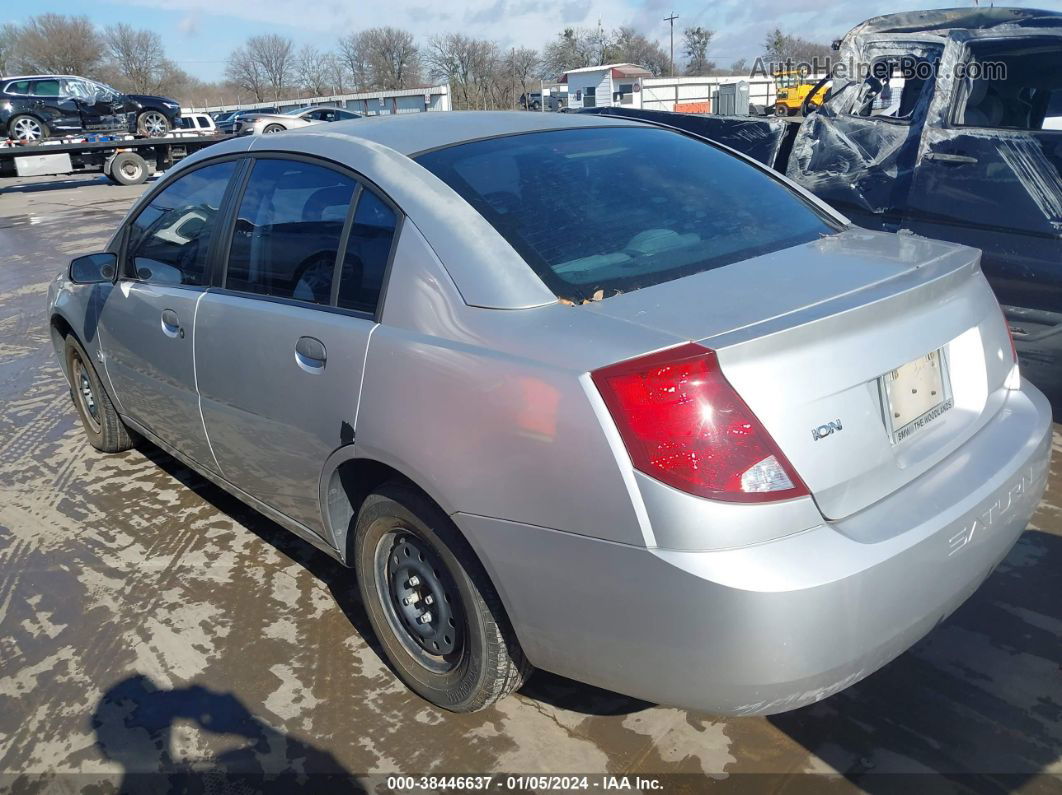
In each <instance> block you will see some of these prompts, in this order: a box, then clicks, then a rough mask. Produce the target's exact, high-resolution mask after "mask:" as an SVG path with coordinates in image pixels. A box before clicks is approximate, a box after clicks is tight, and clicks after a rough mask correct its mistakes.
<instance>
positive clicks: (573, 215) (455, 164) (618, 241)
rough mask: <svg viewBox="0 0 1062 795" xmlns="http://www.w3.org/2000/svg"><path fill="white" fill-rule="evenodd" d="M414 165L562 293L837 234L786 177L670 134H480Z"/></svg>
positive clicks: (686, 271)
mask: <svg viewBox="0 0 1062 795" xmlns="http://www.w3.org/2000/svg"><path fill="white" fill-rule="evenodd" d="M416 160H417V162H418V163H420V164H421V165H422V166H424V167H425V168H426V169H428V170H429V171H430V172H432V173H433V174H435V176H437V177H439V179H441V180H442V181H443V182H445V183H446V184H447V185H449V186H450V187H451V188H453V189H454V190H455V191H456V192H457V193H458V194H460V195H461V196H462V197H463V198H464V199H465V200H466V201H467V202H468V203H469V204H471V205H472V206H473V207H474V208H475V209H476V210H477V211H479V212H480V213H481V214H482V215H483V217H484V218H486V219H487V221H489V222H490V223H491V224H492V225H493V226H494V228H495V229H497V230H498V232H499V233H500V234H501V235H503V236H504V237H505V238H506V240H508V241H509V243H510V244H511V245H512V246H513V248H515V249H516V250H517V251H518V252H519V253H520V255H521V256H522V257H523V258H524V259H525V260H526V261H527V263H528V265H530V266H531V268H532V269H534V271H535V272H536V273H537V274H538V275H539V276H540V277H541V278H542V280H543V281H544V282H545V283H546V284H547V285H548V286H549V287H550V289H552V290H553V291H554V293H556V295H557V296H558V297H561V298H567V299H570V300H573V301H581V300H587V299H591V298H594V297H608V296H611V295H615V294H616V293H620V292H630V291H632V290H636V289H639V288H642V287H648V286H650V285H653V284H659V283H661V282H666V281H670V280H672V279H678V278H681V277H683V276H688V275H691V274H694V273H699V272H701V271H705V270H710V269H712V268H718V267H722V266H724V265H729V264H731V263H734V262H738V261H739V260H743V259H748V258H750V257H755V256H759V255H761V254H766V253H769V252H772V251H778V250H780V249H784V248H788V247H790V246H795V245H798V244H801V243H806V242H808V241H811V240H815V239H816V238H818V237H820V236H822V235H828V234H832V233H834V232H836V231H838V229H839V226H838V225H837V224H836V222H834V221H833V219H832V218H830V217H829V216H828V215H826V214H825V213H823V212H821V211H820V210H819V209H818V208H816V207H815V206H814V205H812V204H811V203H810V202H808V201H806V200H805V199H804V198H803V197H801V196H800V195H799V194H797V193H796V192H794V191H793V190H791V189H790V188H788V187H786V186H785V185H784V184H783V183H782V182H780V181H779V180H777V179H775V178H773V177H772V176H770V175H769V174H767V173H765V172H763V171H762V170H760V169H758V168H756V167H754V166H752V165H750V164H748V163H746V162H745V161H743V160H741V159H740V158H738V157H735V156H734V155H731V154H729V153H727V152H725V151H723V150H721V149H718V148H717V147H715V146H712V145H711V144H708V143H705V142H704V141H701V140H698V139H695V138H691V137H688V136H686V135H682V134H680V133H677V132H672V131H670V130H661V129H653V128H639V127H601V128H593V129H576V130H552V131H548V132H538V133H525V134H520V135H512V136H506V137H501V138H491V139H486V140H482V141H473V142H470V143H466V144H458V145H456V146H451V147H446V148H444V149H438V150H434V151H431V152H426V153H424V154H422V155H420V156H418V157H417V158H416Z"/></svg>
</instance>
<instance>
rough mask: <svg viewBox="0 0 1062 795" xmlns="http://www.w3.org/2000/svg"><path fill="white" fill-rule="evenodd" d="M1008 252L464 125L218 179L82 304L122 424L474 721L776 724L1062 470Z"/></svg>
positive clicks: (964, 566) (309, 150)
mask: <svg viewBox="0 0 1062 795" xmlns="http://www.w3.org/2000/svg"><path fill="white" fill-rule="evenodd" d="M978 261H979V254H978V252H977V251H976V250H974V249H971V248H966V247H963V246H957V245H952V244H944V243H938V242H934V241H931V240H927V239H924V238H920V237H916V236H914V235H910V234H902V235H894V234H885V233H877V232H870V231H866V230H863V229H858V228H855V227H852V226H851V225H849V223H848V222H847V221H846V220H845V219H844V218H843V217H841V216H839V215H838V214H837V213H835V212H833V211H832V210H830V209H829V208H828V207H826V206H824V205H823V204H821V203H819V202H818V201H816V200H815V199H814V198H812V197H811V196H810V195H809V194H807V193H805V192H803V191H802V190H800V189H798V188H796V187H794V186H793V185H791V184H790V183H788V182H786V181H785V180H784V179H783V178H782V177H780V176H778V175H777V174H774V173H771V172H769V171H767V170H766V169H764V168H761V167H760V166H758V165H756V164H755V163H752V162H750V161H748V160H745V159H743V158H742V157H740V156H738V155H735V154H734V153H732V152H730V151H727V150H725V149H722V148H720V147H719V146H717V145H715V144H713V143H711V142H709V141H707V140H704V139H700V138H697V137H692V136H689V135H685V134H682V133H679V132H676V131H674V130H670V129H664V128H660V127H654V126H650V125H647V124H644V123H639V122H633V121H625V120H621V119H615V118H608V117H586V116H576V115H567V114H565V115H556V114H532V113H523V114H520V113H432V114H427V113H424V114H414V115H407V116H392V117H383V118H372V119H362V120H359V121H356V122H350V123H343V122H340V123H336V124H329V125H316V126H313V127H307V128H305V129H303V130H298V131H295V132H293V133H292V134H290V135H278V136H270V137H268V138H257V137H255V138H251V137H244V138H235V139H232V140H230V141H227V142H225V143H222V144H219V145H216V146H213V147H210V148H209V149H204V150H201V151H200V152H198V153H196V154H195V155H193V156H191V157H189V158H187V159H185V160H184V161H182V162H181V164H180V165H179V166H177V167H176V168H174V169H173V170H172V171H170V172H169V173H168V174H167V175H166V177H165V178H164V179H163V180H162V181H160V183H159V184H157V185H156V186H154V187H153V188H152V189H151V190H150V191H149V192H147V193H146V195H144V196H143V197H142V198H141V199H140V201H139V202H138V203H137V204H136V205H135V206H134V207H133V208H132V210H131V211H130V212H129V215H128V217H127V218H126V219H125V221H124V222H123V223H122V224H121V226H120V227H119V228H118V229H117V231H116V232H115V234H114V236H113V238H112V239H111V241H110V243H109V244H108V245H107V248H106V250H105V251H103V252H100V253H96V254H90V255H87V256H84V257H80V258H78V259H76V260H74V261H73V263H72V264H71V266H70V268H69V270H68V271H67V272H65V273H63V274H62V275H60V276H59V277H58V278H57V279H56V280H55V282H54V283H53V284H52V285H51V290H50V295H49V301H50V304H49V312H50V317H51V331H52V337H53V340H54V343H55V348H56V351H57V352H58V354H59V357H60V360H61V361H62V363H63V367H64V369H65V372H66V374H67V376H68V378H69V380H70V384H71V389H72V394H73V398H74V403H75V406H76V407H77V411H78V412H79V413H80V416H81V420H82V422H83V424H84V429H85V432H86V434H87V436H88V440H89V442H90V443H91V444H92V445H93V446H95V447H96V448H98V449H100V450H103V451H107V452H117V451H121V450H125V449H126V448H128V447H130V445H132V444H133V442H134V440H136V439H137V438H138V437H142V438H143V439H146V440H148V441H150V442H151V443H153V444H155V445H157V446H159V447H161V448H163V449H164V450H166V451H168V452H169V453H171V454H172V455H173V456H175V457H176V458H177V459H179V460H180V461H181V462H184V463H185V464H187V465H188V466H190V467H193V468H194V469H196V470H198V471H199V472H201V473H202V474H203V475H204V476H205V477H206V478H208V479H210V480H211V481H213V482H214V483H216V484H217V485H218V486H220V487H221V488H223V489H225V490H227V491H229V492H231V493H232V494H234V495H236V496H237V497H238V498H240V499H241V500H243V501H245V502H246V503H248V504H249V505H251V506H254V507H255V508H257V509H258V510H260V511H261V512H262V513H263V514H265V515H266V516H268V517H270V518H272V519H274V520H276V521H277V522H279V523H280V524H282V525H284V526H286V527H287V528H289V529H290V530H291V531H292V532H294V533H295V534H296V535H298V536H300V537H301V538H303V539H305V540H306V541H308V542H310V543H311V544H313V545H315V546H317V547H319V548H320V549H322V550H324V551H325V552H327V553H329V554H331V555H333V556H335V557H336V558H338V559H339V560H340V561H342V562H344V563H345V564H347V565H349V566H350V567H352V568H353V569H354V571H353V573H352V576H354V577H356V579H357V582H358V584H359V587H360V590H361V596H362V599H363V604H364V609H365V611H366V612H367V614H368V618H369V620H370V622H371V625H372V627H373V630H374V631H375V633H376V635H377V637H378V639H379V642H380V647H381V648H382V651H383V654H384V655H386V658H387V661H388V662H389V664H390V666H391V667H392V668H393V670H394V671H395V672H396V673H397V674H398V676H399V677H401V678H402V680H403V681H405V683H406V684H407V685H409V687H411V688H412V689H413V690H415V691H416V692H417V693H419V694H420V695H422V696H423V697H424V698H426V699H428V700H429V701H431V702H433V703H435V704H437V705H439V706H441V707H444V708H446V709H449V710H455V711H468V710H474V709H477V708H480V707H483V706H485V705H488V704H490V703H491V702H493V701H495V700H497V699H499V698H501V697H502V696H504V695H505V694H507V693H509V692H510V691H512V690H513V689H515V688H517V687H519V686H520V684H521V683H522V682H523V681H524V679H525V678H526V677H527V676H528V674H529V672H530V671H531V670H532V668H533V667H537V668H542V669H545V670H547V671H553V672H555V673H558V674H562V675H564V676H567V677H572V678H575V679H579V680H582V681H585V682H589V683H592V684H594V685H598V686H600V687H603V688H608V689H611V690H614V691H619V692H621V693H625V694H630V695H631V696H636V697H639V698H642V699H647V700H649V701H653V702H661V703H666V704H673V705H683V706H688V707H693V708H699V709H702V710H706V711H710V712H715V713H732V714H751V713H774V712H781V711H784V710H789V709H793V708H796V707H799V706H801V705H804V704H808V703H810V702H813V701H816V700H818V699H822V698H825V697H826V696H829V695H830V694H831V693H834V692H836V691H838V690H840V689H842V688H844V687H846V686H848V685H851V684H852V683H853V682H856V681H858V680H860V679H861V678H863V677H865V676H867V675H868V674H870V673H871V672H873V671H875V670H876V669H877V668H879V667H880V666H882V665H883V664H884V663H886V662H887V661H888V660H890V659H892V658H893V657H895V656H897V655H898V654H900V653H902V652H903V651H904V650H905V649H907V648H908V647H909V646H911V644H913V643H914V642H915V641H916V640H918V639H919V638H920V637H922V636H923V635H925V634H926V633H927V632H929V631H930V630H931V629H932V628H933V627H934V626H936V625H937V624H938V623H939V622H940V621H941V620H942V619H943V618H945V617H946V616H947V615H948V614H949V613H951V612H952V611H953V610H955V608H956V607H958V606H959V605H960V604H961V603H962V602H963V601H964V600H965V599H966V598H967V597H968V596H970V594H971V593H972V592H973V591H974V590H975V589H976V588H977V586H978V585H979V584H980V583H981V582H982V581H983V580H984V579H985V578H986V577H987V576H988V575H989V573H990V572H991V571H992V570H993V568H994V567H995V566H996V564H998V563H999V562H1000V560H1001V559H1002V558H1003V557H1004V556H1005V555H1006V554H1007V551H1008V550H1009V549H1010V548H1011V546H1012V545H1013V544H1014V542H1015V540H1016V539H1017V537H1018V535H1019V534H1020V533H1021V532H1022V530H1023V528H1024V527H1025V525H1026V523H1027V521H1028V520H1029V517H1030V515H1031V514H1032V512H1033V509H1034V508H1035V507H1036V505H1037V503H1038V501H1039V498H1040V496H1041V494H1042V492H1043V489H1044V487H1045V479H1046V469H1047V464H1048V458H1049V450H1050V425H1051V412H1050V408H1049V406H1048V403H1047V401H1046V400H1045V398H1044V397H1043V395H1042V394H1041V393H1040V392H1038V391H1037V390H1036V389H1035V388H1034V387H1033V386H1031V385H1029V384H1028V383H1025V382H1023V380H1022V378H1021V376H1020V374H1019V371H1018V366H1017V362H1016V357H1015V354H1014V349H1013V347H1012V344H1011V340H1010V339H1009V335H1008V330H1007V327H1006V325H1005V324H1004V321H1003V317H1002V315H1001V313H1000V309H999V306H998V304H997V303H996V300H995V298H994V297H993V295H992V291H991V290H990V289H989V287H988V284H987V283H986V281H985V278H984V276H983V275H982V273H981V271H980V269H979V264H978Z"/></svg>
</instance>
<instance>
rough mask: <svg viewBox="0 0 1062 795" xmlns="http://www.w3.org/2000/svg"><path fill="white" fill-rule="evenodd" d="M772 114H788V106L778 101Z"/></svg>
mask: <svg viewBox="0 0 1062 795" xmlns="http://www.w3.org/2000/svg"><path fill="white" fill-rule="evenodd" d="M774 115H775V116H788V115H789V108H787V107H786V106H785V105H783V104H781V103H779V104H777V105H775V106H774Z"/></svg>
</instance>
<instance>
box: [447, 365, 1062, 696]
mask: <svg viewBox="0 0 1062 795" xmlns="http://www.w3.org/2000/svg"><path fill="white" fill-rule="evenodd" d="M1050 450H1051V410H1050V406H1049V405H1048V403H1047V400H1046V399H1045V398H1044V396H1043V395H1042V394H1040V392H1039V391H1038V390H1036V389H1035V388H1032V387H1028V386H1026V387H1025V388H1024V389H1022V390H1021V391H1015V392H1011V393H1010V394H1009V395H1008V398H1007V401H1006V403H1005V405H1004V406H1003V408H1002V409H1001V410H1000V412H999V413H998V414H997V416H996V417H995V418H993V420H992V421H991V422H990V423H988V424H987V425H986V426H985V427H984V428H982V429H981V430H980V431H979V432H978V434H977V435H976V436H975V437H974V438H972V439H971V440H970V441H969V442H967V444H966V445H964V446H963V448H961V449H960V450H959V451H957V452H956V454H955V455H953V456H951V457H950V458H949V459H948V460H947V461H945V462H943V463H942V464H940V465H938V466H937V467H936V468H934V469H933V470H931V471H930V472H928V473H926V474H925V475H923V476H922V477H920V478H919V479H918V480H917V481H915V482H914V483H912V484H910V485H909V486H908V487H905V488H904V489H901V490H900V491H899V492H896V493H894V494H893V495H891V496H890V497H888V498H886V499H884V500H882V501H880V502H878V503H876V504H875V505H873V506H871V507H869V508H867V509H865V510H863V511H861V512H860V513H858V514H856V515H853V516H851V517H849V518H847V519H845V520H843V521H840V522H831V523H824V524H822V525H820V526H818V527H814V528H812V529H810V530H807V531H804V532H801V533H796V534H794V535H790V536H786V537H784V538H781V539H778V540H775V541H771V542H767V543H761V544H756V545H753V546H748V547H742V548H737V549H729V550H723V551H713V552H684V551H683V552H679V551H668V550H663V549H645V548H637V547H633V546H628V545H624V544H616V543H611V542H606V541H601V540H597V539H593V538H588V537H586V536H581V535H576V534H572V533H565V532H558V531H554V530H547V529H543V528H537V527H530V526H527V525H520V524H516V523H511V522H505V521H502V520H498V519H490V518H485V517H479V516H472V515H467V514H460V513H459V514H457V515H456V516H455V519H456V520H457V522H458V524H459V525H460V526H461V528H462V529H463V530H464V532H465V534H466V536H467V537H468V538H469V540H470V541H471V543H472V544H473V546H474V547H475V548H476V551H477V552H478V554H479V555H480V557H481V559H482V560H483V562H484V565H485V566H486V567H487V570H488V572H489V573H490V575H491V577H492V579H493V582H494V583H495V585H496V586H497V588H498V590H499V593H500V595H501V596H502V600H503V602H504V603H505V605H506V608H507V609H508V611H509V615H510V617H511V619H512V621H513V624H514V627H515V629H516V632H517V635H518V637H519V638H520V642H521V644H522V646H523V647H524V651H525V652H526V653H527V655H528V658H529V659H530V661H531V662H532V663H533V664H534V665H536V666H538V667H540V668H543V669H545V670H549V671H553V672H555V673H558V674H562V675H565V676H569V677H572V678H574V679H578V680H581V681H584V682H588V683H591V684H594V685H597V686H600V687H604V688H608V689H611V690H615V691H618V692H621V693H626V694H628V695H631V696H636V697H639V698H643V699H646V700H649V701H653V702H657V703H664V704H674V705H681V706H686V707H692V708H697V709H702V710H705V711H709V712H714V713H725V714H771V713H776V712H784V711H786V710H790V709H795V708H797V707H800V706H803V705H805V704H809V703H812V702H814V701H818V700H820V699H823V698H826V697H827V696H829V695H831V694H833V693H835V692H837V691H839V690H841V689H843V688H845V687H847V686H849V685H851V684H853V683H855V682H857V681H858V680H860V679H862V678H863V677H865V676H867V675H868V674H870V673H872V672H873V671H875V670H877V669H878V668H880V667H881V666H882V665H884V664H885V663H886V662H888V661H889V660H891V659H893V658H894V657H896V656H897V655H899V654H900V653H902V652H903V651H904V650H906V649H907V648H909V647H910V646H911V645H912V644H913V643H914V642H915V641H917V640H918V639H919V638H921V637H922V636H923V635H925V634H926V633H927V632H928V631H929V630H931V629H932V628H933V627H934V626H935V625H936V624H938V623H939V622H940V621H941V620H943V619H944V618H945V617H946V616H947V615H948V614H950V613H951V612H952V611H953V610H954V609H955V608H957V607H958V606H959V605H960V604H962V602H963V601H965V600H966V598H967V597H969V596H970V595H971V594H972V593H973V592H974V590H976V588H977V587H978V586H979V585H980V584H981V582H982V581H983V580H984V579H985V578H986V577H987V576H988V575H989V574H990V573H991V572H992V570H993V569H994V568H995V566H996V565H997V564H998V563H999V562H1000V561H1001V560H1002V559H1003V557H1004V556H1006V554H1007V552H1008V551H1009V550H1010V548H1011V547H1012V546H1013V544H1014V543H1015V541H1016V540H1017V538H1018V536H1019V535H1020V534H1021V532H1022V531H1023V529H1024V528H1025V526H1026V524H1027V522H1028V520H1029V518H1030V516H1031V515H1032V513H1033V511H1034V510H1035V509H1036V506H1037V504H1038V503H1039V500H1040V497H1041V495H1042V493H1043V490H1044V488H1045V485H1046V477H1047V465H1048V460H1049V457H1050Z"/></svg>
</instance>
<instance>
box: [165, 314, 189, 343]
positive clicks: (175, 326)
mask: <svg viewBox="0 0 1062 795" xmlns="http://www.w3.org/2000/svg"><path fill="white" fill-rule="evenodd" d="M162 333H163V334H165V335H166V336H167V337H175V338H176V337H180V338H181V339H184V329H183V328H181V319H180V318H179V317H177V313H176V312H174V311H173V310H172V309H163V310H162Z"/></svg>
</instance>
